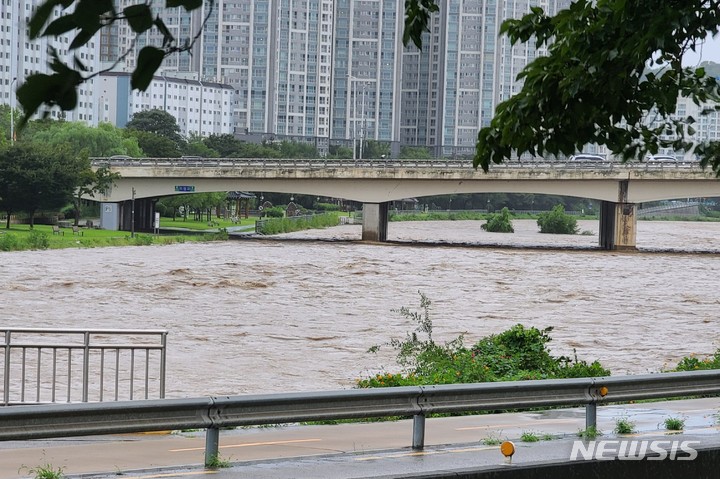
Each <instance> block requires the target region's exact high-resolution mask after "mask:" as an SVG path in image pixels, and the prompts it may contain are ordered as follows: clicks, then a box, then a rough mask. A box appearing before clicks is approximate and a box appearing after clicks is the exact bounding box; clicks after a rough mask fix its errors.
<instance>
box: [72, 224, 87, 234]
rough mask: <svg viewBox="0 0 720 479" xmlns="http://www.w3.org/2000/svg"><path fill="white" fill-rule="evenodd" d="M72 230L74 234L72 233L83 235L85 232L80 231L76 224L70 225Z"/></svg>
mask: <svg viewBox="0 0 720 479" xmlns="http://www.w3.org/2000/svg"><path fill="white" fill-rule="evenodd" d="M72 230H73V234H74V235H80V236H85V232H84V231H80V228H79V227H77V226H73V227H72Z"/></svg>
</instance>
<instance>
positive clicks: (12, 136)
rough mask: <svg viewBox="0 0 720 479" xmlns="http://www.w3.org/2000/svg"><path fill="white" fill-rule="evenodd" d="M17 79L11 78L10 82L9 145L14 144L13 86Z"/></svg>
mask: <svg viewBox="0 0 720 479" xmlns="http://www.w3.org/2000/svg"><path fill="white" fill-rule="evenodd" d="M16 81H17V78H13V79H12V81H11V82H10V144H11V145H12V144H13V143H15V92H14V91H13V86H14V85H15V82H16Z"/></svg>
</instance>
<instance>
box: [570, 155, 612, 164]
mask: <svg viewBox="0 0 720 479" xmlns="http://www.w3.org/2000/svg"><path fill="white" fill-rule="evenodd" d="M568 161H570V162H581V163H604V162H606V161H608V160H607V158H605V157H604V156H601V155H593V154H589V153H580V154H577V155H573V156H571V157H570V158H569V160H568Z"/></svg>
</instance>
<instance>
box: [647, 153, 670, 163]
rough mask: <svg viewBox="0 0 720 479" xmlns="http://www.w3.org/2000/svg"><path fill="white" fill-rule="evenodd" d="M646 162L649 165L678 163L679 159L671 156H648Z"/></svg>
mask: <svg viewBox="0 0 720 479" xmlns="http://www.w3.org/2000/svg"><path fill="white" fill-rule="evenodd" d="M645 161H647V162H648V163H677V161H678V159H677V158H676V157H674V156H671V155H648V156H647V158H646V159H645Z"/></svg>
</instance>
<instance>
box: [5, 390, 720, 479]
mask: <svg viewBox="0 0 720 479" xmlns="http://www.w3.org/2000/svg"><path fill="white" fill-rule="evenodd" d="M719 413H720V398H706V399H691V400H680V401H669V402H662V403H641V404H629V405H619V406H615V405H613V406H601V407H599V408H598V428H599V429H600V430H601V431H602V432H603V437H610V436H612V430H613V429H614V428H615V421H616V419H618V418H627V419H628V420H630V421H631V422H634V423H635V428H636V429H637V431H638V433H637V435H656V436H657V435H659V434H660V435H662V434H665V433H666V432H667V431H665V427H664V420H665V419H666V418H668V417H680V418H682V419H684V420H685V433H686V434H693V435H695V436H698V435H699V436H701V437H702V436H704V437H708V435H710V436H712V438H713V440H717V438H718V435H719V434H720V419H719V418H718V414H719ZM584 427H585V410H584V408H574V409H554V410H548V411H541V412H528V413H507V414H488V415H479V416H458V417H450V418H436V419H428V420H427V424H426V429H425V430H426V446H428V448H429V449H430V448H432V447H434V446H443V445H448V444H454V445H463V447H464V448H466V449H467V448H470V449H473V450H483V451H484V450H488V451H495V450H496V449H497V445H491V446H489V445H485V444H484V442H483V440H484V439H486V438H492V439H500V440H506V439H509V440H513V441H514V442H515V444H516V445H522V446H528V447H529V444H526V443H523V442H522V441H521V439H520V436H521V435H522V434H523V433H532V434H534V435H536V436H538V437H540V438H541V439H543V440H542V441H540V442H539V443H536V444H538V445H539V448H540V449H542V448H543V447H544V448H545V449H547V448H548V447H549V444H552V441H551V438H567V439H570V438H575V437H577V432H578V431H580V430H581V429H584ZM411 438H412V421H410V420H406V421H397V422H380V423H353V424H342V425H335V426H303V425H282V426H271V427H252V428H241V429H233V430H227V431H225V430H223V431H221V433H220V459H221V460H224V461H229V462H232V463H237V462H240V461H243V462H245V461H263V462H264V463H265V466H264V467H265V468H266V469H267V467H268V466H267V460H268V459H278V458H290V457H304V458H309V457H312V456H318V457H319V456H322V457H328V456H330V457H333V458H334V459H333V461H335V462H343V461H345V460H346V461H353V464H355V465H356V466H355V468H358V467H362V466H361V464H363V463H364V462H363V461H364V459H358V456H357V454H358V453H370V454H369V455H368V456H367V457H368V458H369V459H374V458H376V457H377V456H378V455H379V454H380V451H388V450H404V455H408V454H413V455H414V454H417V453H414V452H412V451H411V450H410V448H409V446H410V442H411ZM548 441H550V442H548ZM561 442H562V441H557V444H558V445H559V444H560V443H561ZM204 447H205V434H204V431H194V432H181V433H180V432H178V433H172V434H171V433H164V434H127V435H116V436H94V437H79V438H67V439H58V440H42V441H12V442H4V443H3V442H0V479H20V478H28V477H33V475H32V474H30V473H29V472H28V470H29V469H32V468H36V467H38V466H45V465H50V466H52V467H54V468H55V469H57V468H62V470H63V473H64V474H65V475H66V476H72V475H77V474H85V476H83V477H94V475H99V476H102V475H119V474H128V473H129V472H130V471H139V470H145V471H147V470H148V469H155V468H168V467H179V466H200V465H202V463H203V461H204ZM458 447H459V446H458ZM532 447H533V448H535V447H536V446H534V445H533V446H532ZM550 449H553V448H552V447H550ZM538 450H539V449H538ZM385 454H387V453H385ZM487 454H488V455H489V456H488V457H491V458H493V459H492V460H493V461H495V460H496V459H495V456H497V459H498V460H500V461H501V459H502V458H501V456H500V455H499V452H498V453H497V454H496V453H495V452H489V453H487ZM380 455H382V454H380ZM343 458H345V459H343ZM370 462H372V461H370ZM196 469H197V467H196ZM87 474H92V475H91V476H87ZM156 477H157V476H156Z"/></svg>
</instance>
